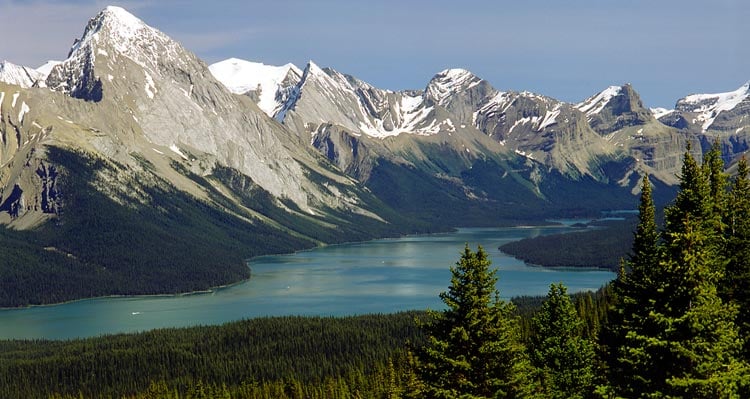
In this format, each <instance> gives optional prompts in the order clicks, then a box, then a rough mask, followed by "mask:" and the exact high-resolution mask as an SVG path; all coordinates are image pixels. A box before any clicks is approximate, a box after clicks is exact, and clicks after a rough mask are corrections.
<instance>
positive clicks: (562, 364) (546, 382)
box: [530, 283, 594, 399]
mask: <svg viewBox="0 0 750 399" xmlns="http://www.w3.org/2000/svg"><path fill="white" fill-rule="evenodd" d="M533 325H534V334H533V335H532V340H531V348H530V349H531V350H530V353H531V361H532V364H533V365H534V366H535V367H536V368H537V369H538V370H539V373H540V377H541V380H542V385H543V386H544V387H545V389H546V390H547V393H548V397H550V398H552V399H577V398H581V399H582V398H585V397H588V396H589V395H590V394H591V392H592V387H593V379H594V371H593V361H594V347H593V344H592V342H591V341H589V340H588V339H585V338H584V337H583V321H582V320H581V318H580V317H579V316H578V313H576V310H575V308H574V306H573V303H572V302H571V300H570V297H569V296H568V294H567V290H566V288H565V286H564V285H563V284H562V283H560V284H552V285H551V286H550V290H549V293H548V294H547V299H546V301H545V302H544V303H543V304H542V308H541V309H540V311H539V313H537V315H536V316H535V317H534V320H533Z"/></svg>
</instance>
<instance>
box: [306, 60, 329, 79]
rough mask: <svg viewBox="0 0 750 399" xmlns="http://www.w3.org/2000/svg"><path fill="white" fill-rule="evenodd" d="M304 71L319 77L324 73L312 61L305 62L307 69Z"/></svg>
mask: <svg viewBox="0 0 750 399" xmlns="http://www.w3.org/2000/svg"><path fill="white" fill-rule="evenodd" d="M305 69H306V70H307V71H308V73H310V74H313V75H320V74H322V73H325V71H323V69H322V68H321V67H319V66H318V64H316V63H315V62H313V61H312V60H310V61H307V67H306V68H305Z"/></svg>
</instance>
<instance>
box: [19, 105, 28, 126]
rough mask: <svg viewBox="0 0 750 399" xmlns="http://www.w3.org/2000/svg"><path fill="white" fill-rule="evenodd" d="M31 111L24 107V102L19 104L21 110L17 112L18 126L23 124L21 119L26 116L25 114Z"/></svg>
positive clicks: (26, 106)
mask: <svg viewBox="0 0 750 399" xmlns="http://www.w3.org/2000/svg"><path fill="white" fill-rule="evenodd" d="M29 111H31V108H29V106H28V105H26V101H23V102H21V110H20V111H19V112H18V124H19V125H20V124H22V123H23V117H24V116H26V113H28V112H29Z"/></svg>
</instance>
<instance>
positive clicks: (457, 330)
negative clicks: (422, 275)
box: [417, 245, 534, 398]
mask: <svg viewBox="0 0 750 399" xmlns="http://www.w3.org/2000/svg"><path fill="white" fill-rule="evenodd" d="M451 273H452V278H451V285H450V287H449V289H448V291H447V292H443V293H441V294H440V298H441V299H442V301H443V302H444V303H445V304H446V306H447V309H446V310H444V311H442V312H439V313H438V312H436V313H433V319H432V320H431V321H429V322H427V324H425V325H424V326H423V328H424V330H425V332H426V335H427V343H426V345H425V347H424V348H422V349H421V350H420V351H419V352H418V356H417V370H418V373H419V376H420V379H421V380H422V381H423V383H424V391H425V392H424V393H425V396H426V397H430V398H524V397H530V395H532V394H533V391H534V386H533V384H532V383H531V373H532V368H531V365H530V363H529V361H528V358H527V357H526V354H525V348H524V346H523V344H522V343H521V342H520V337H519V335H520V334H519V329H518V321H517V319H516V317H515V316H514V315H513V311H514V307H513V305H512V304H511V303H507V302H505V301H502V300H500V297H499V292H498V291H497V288H496V287H495V284H496V282H497V277H496V270H490V260H489V259H488V258H487V254H486V253H485V252H484V250H483V249H482V247H481V246H480V247H479V248H478V249H477V252H476V253H475V252H472V251H471V250H470V249H469V246H468V245H467V246H466V247H465V249H464V253H463V255H462V256H461V259H460V260H459V261H458V263H456V265H455V266H454V267H451Z"/></svg>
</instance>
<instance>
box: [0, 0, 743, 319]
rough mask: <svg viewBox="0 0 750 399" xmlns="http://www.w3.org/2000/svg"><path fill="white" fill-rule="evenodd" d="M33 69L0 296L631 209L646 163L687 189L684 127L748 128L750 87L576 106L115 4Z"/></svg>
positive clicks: (222, 276) (733, 134) (233, 277)
mask: <svg viewBox="0 0 750 399" xmlns="http://www.w3.org/2000/svg"><path fill="white" fill-rule="evenodd" d="M39 69H40V70H39V71H35V70H32V69H30V68H23V67H17V66H12V65H11V64H9V63H4V64H3V69H2V70H3V71H7V72H4V75H0V77H3V78H1V79H0V224H3V225H6V226H7V228H6V229H0V245H1V246H2V247H3V250H4V253H7V254H8V256H4V257H0V282H1V283H2V284H3V287H12V288H11V289H6V290H0V306H17V305H25V304H37V303H49V302H59V301H64V300H69V299H74V298H81V297H92V296H99V295H112V294H153V293H174V292H185V291H193V290H204V289H207V288H209V287H212V286H218V285H223V284H229V283H232V282H235V281H238V280H241V279H243V278H248V277H249V273H250V272H249V270H248V269H247V267H246V265H245V259H247V258H249V257H252V256H256V255H261V254H268V253H279V252H289V251H294V250H298V249H303V248H309V247H313V246H316V245H322V244H327V243H337V242H343V241H353V240H366V239H371V238H374V237H382V236H389V235H398V234H405V233H416V232H429V231H438V230H445V229H449V228H453V227H455V226H497V225H504V224H518V223H538V222H539V221H540V220H543V219H545V218H550V217H556V216H557V217H559V216H580V215H587V216H590V215H596V214H598V212H600V211H601V210H604V209H632V208H633V207H634V206H635V204H636V203H637V198H636V196H635V194H637V190H638V187H639V184H638V180H639V178H640V176H641V175H642V174H645V173H648V174H650V175H651V176H652V177H653V179H652V181H653V182H655V184H656V188H655V191H654V194H655V197H656V199H657V201H666V200H668V199H671V198H673V194H674V191H675V187H674V184H675V183H676V182H677V180H676V174H677V173H678V172H679V165H680V160H681V158H682V153H683V152H684V150H685V148H686V146H687V144H688V143H691V144H693V146H692V148H693V151H694V152H695V154H696V156H697V157H700V155H701V151H702V150H703V149H705V148H706V147H707V146H709V145H710V143H711V142H713V140H714V139H716V138H719V139H720V140H722V143H723V144H724V151H725V157H726V160H727V162H731V161H732V160H733V159H735V158H736V157H737V156H738V155H739V154H741V153H743V152H744V151H746V150H747V148H748V143H747V135H748V133H750V129H748V124H747V118H745V116H746V115H747V113H748V112H750V109H749V108H748V106H747V101H748V100H747V91H748V89H747V85H746V86H743V88H741V89H740V90H737V91H735V92H731V93H722V94H715V95H692V96H688V97H686V98H685V99H683V100H680V101H678V103H677V106H676V107H675V110H674V111H668V110H651V109H648V108H646V107H645V106H644V104H643V102H642V100H641V99H640V96H639V95H638V93H637V92H636V91H635V89H634V88H633V87H631V86H630V85H627V84H626V85H622V86H611V87H609V88H606V89H605V90H603V91H602V92H600V93H597V94H594V95H593V96H591V97H590V98H588V99H586V100H584V101H582V102H581V103H578V104H571V103H567V102H564V101H560V100H557V99H554V98H551V97H548V96H544V95H541V94H536V93H530V92H515V91H504V90H500V89H497V88H495V87H493V86H492V85H491V84H490V83H489V82H488V81H487V80H485V79H482V78H481V77H479V76H477V75H475V74H473V73H472V72H470V71H468V70H466V69H461V68H451V69H446V70H443V71H440V72H438V73H436V74H435V75H434V76H433V77H432V78H431V79H430V80H429V81H428V82H425V86H424V87H423V88H421V89H419V90H402V91H392V90H384V89H380V88H377V87H375V86H374V85H371V84H369V83H367V82H365V81H362V80H360V79H358V78H356V77H354V76H351V75H347V74H345V73H342V72H339V71H337V70H335V69H332V68H322V67H320V66H318V65H316V64H315V63H314V62H312V61H310V62H308V63H307V64H306V65H305V67H304V68H301V69H300V68H297V67H296V66H294V65H292V64H287V65H283V66H271V65H265V64H262V63H257V62H250V61H244V60H240V59H236V58H232V59H228V60H226V61H222V62H219V63H217V64H214V65H211V66H210V67H209V66H207V65H206V64H205V63H204V62H203V61H202V60H200V59H199V58H198V57H196V56H195V54H193V53H191V52H190V51H189V50H187V49H185V48H184V47H183V46H182V45H181V44H179V43H178V42H176V41H174V40H172V39H171V38H169V37H168V36H167V35H165V34H164V33H162V32H160V31H159V30H157V29H155V28H153V27H150V26H148V25H147V24H146V23H144V22H143V21H141V20H139V19H138V18H136V17H135V16H133V15H131V14H130V13H128V12H127V11H125V10H124V9H122V8H119V7H107V8H105V9H104V10H102V12H100V13H99V14H97V15H96V16H95V17H94V18H92V19H91V20H90V21H89V22H88V24H87V26H86V27H85V29H84V31H83V34H82V35H81V37H80V38H79V39H77V40H76V41H75V42H74V44H73V46H72V47H71V49H70V51H69V52H68V55H67V57H66V58H65V59H64V60H63V61H61V62H56V61H51V62H49V63H47V64H45V66H43V67H40V68H39ZM11 77H12V79H13V80H12V81H11ZM657 118H658V119H657ZM709 120H710V121H711V122H710V123H709V124H707V123H708V121H709ZM672 122H674V123H672ZM704 125H705V126H706V127H707V129H703V126H704Z"/></svg>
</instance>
